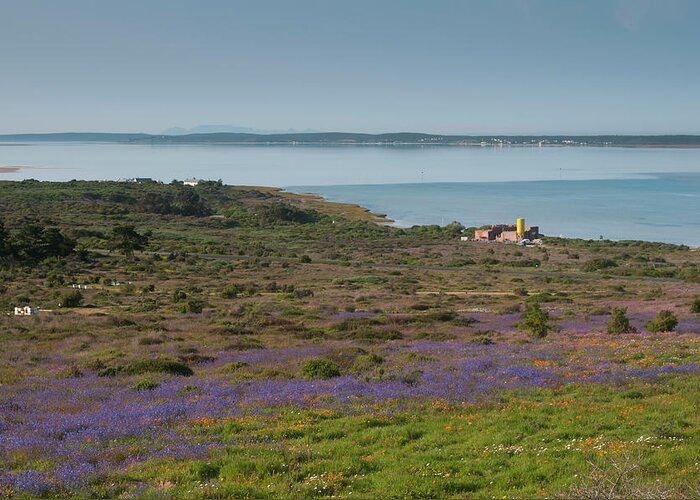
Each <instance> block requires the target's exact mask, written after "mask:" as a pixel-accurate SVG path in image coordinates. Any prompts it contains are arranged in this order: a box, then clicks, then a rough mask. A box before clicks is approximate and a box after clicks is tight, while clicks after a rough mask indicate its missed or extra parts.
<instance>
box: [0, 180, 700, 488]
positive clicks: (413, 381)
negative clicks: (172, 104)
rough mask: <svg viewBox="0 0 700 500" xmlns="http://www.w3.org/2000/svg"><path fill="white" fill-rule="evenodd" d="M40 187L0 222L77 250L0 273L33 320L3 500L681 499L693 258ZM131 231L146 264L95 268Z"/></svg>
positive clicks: (234, 202)
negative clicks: (57, 232)
mask: <svg viewBox="0 0 700 500" xmlns="http://www.w3.org/2000/svg"><path fill="white" fill-rule="evenodd" d="M43 184H44V183H37V184H36V185H34V184H30V185H26V186H21V187H22V189H21V190H20V189H19V188H17V191H14V190H13V189H14V188H12V189H10V188H8V187H7V186H5V185H3V184H2V183H0V189H5V190H6V191H5V195H4V197H2V198H0V205H2V203H9V202H8V200H11V201H12V200H14V201H12V203H14V205H12V206H11V207H10V208H12V213H20V212H22V213H23V211H24V212H26V213H32V211H37V210H46V211H50V210H51V209H50V206H52V205H45V204H44V205H42V203H43V202H42V200H44V198H42V196H49V195H50V199H51V200H53V199H54V198H56V197H59V198H60V196H65V197H66V200H69V201H71V203H66V204H65V207H67V208H66V209H65V212H62V211H54V212H51V213H52V216H53V217H54V220H55V222H56V223H57V224H58V225H59V227H61V228H64V230H65V231H67V232H68V231H69V229H67V228H70V231H72V233H70V234H74V235H75V237H76V238H77V241H79V242H81V244H82V245H83V248H85V249H87V248H90V249H92V250H89V251H88V250H85V251H80V252H78V251H76V252H74V254H70V255H68V256H63V257H60V258H58V257H51V258H46V259H44V260H42V261H40V262H38V263H36V264H35V266H34V267H32V266H25V265H22V264H21V263H19V262H14V261H12V262H8V261H3V262H5V264H4V266H5V267H4V268H3V269H2V270H0V278H1V280H2V281H1V282H0V305H1V306H2V307H3V308H5V309H7V310H8V311H11V309H9V307H10V306H11V305H13V304H29V305H37V306H39V307H40V310H39V314H38V315H33V316H26V317H25V316H12V315H3V316H0V497H8V498H30V497H31V498H34V497H100V498H111V497H158V498H160V497H185V498H192V497H195V498H196V497H200V498H205V497H217V498H219V497H253V498H265V497H275V498H276V497H291V498H298V497H352V496H356V497H375V496H385V497H459V498H463V497H471V496H473V497H494V496H498V497H510V498H513V497H553V496H554V497H556V496H559V497H570V496H595V495H593V494H592V493H591V492H595V491H598V490H597V489H596V488H599V487H600V486H601V485H605V484H608V483H607V482H606V481H607V479H606V477H607V476H606V474H612V473H613V472H612V471H615V470H618V469H619V464H627V465H625V467H627V468H626V469H624V470H625V471H626V472H625V474H623V475H622V476H624V477H622V476H620V480H619V481H618V482H616V483H615V485H616V486H615V488H616V489H615V490H614V491H612V492H611V494H610V496H618V497H628V496H636V497H655V496H666V497H688V498H693V497H697V496H698V491H699V490H698V488H699V484H700V481H699V478H700V384H699V383H698V382H699V381H700V350H699V348H700V300H699V299H698V297H700V279H697V278H698V277H699V276H700V274H697V273H696V272H697V270H698V266H699V265H700V256H698V255H697V252H694V251H692V250H690V249H687V248H685V247H676V246H671V245H657V244H650V243H644V242H627V243H624V242H620V243H616V242H582V241H575V240H558V239H551V241H548V242H547V243H546V244H545V246H543V247H537V248H517V247H515V246H512V245H488V244H479V243H471V242H461V241H459V240H458V239H457V241H453V240H454V239H455V234H457V235H458V234H460V231H462V230H463V229H460V228H457V229H455V227H454V226H452V225H451V227H446V228H437V227H418V228H412V229H406V230H403V229H395V228H387V227H382V226H377V225H376V224H374V223H373V222H368V221H366V220H358V219H357V217H358V215H357V213H356V211H357V208H356V207H355V208H354V209H353V210H355V211H352V212H347V211H346V209H347V207H342V206H340V207H339V206H336V205H332V204H326V205H324V204H321V203H319V202H310V201H309V200H308V199H306V198H303V199H296V198H293V197H286V198H284V197H281V196H282V195H279V194H271V193H274V191H269V190H263V191H259V192H258V191H255V192H254V191H249V190H243V191H240V190H233V189H231V190H228V189H227V188H225V187H222V186H218V187H217V186H209V187H207V186H206V185H205V186H204V187H203V188H201V191H200V194H201V196H202V199H201V200H200V202H198V203H199V205H198V206H199V207H200V208H202V210H204V208H206V207H204V208H203V207H202V206H200V205H201V204H202V203H204V202H206V203H209V204H211V206H212V207H214V208H216V210H217V211H219V212H222V213H225V214H226V216H225V218H224V219H223V220H224V222H221V219H210V218H208V217H204V216H202V217H195V216H188V217H185V216H180V215H173V214H153V213H150V212H142V211H139V210H142V208H139V209H138V210H135V209H133V208H132V205H129V204H128V202H124V201H120V200H122V198H121V197H120V196H121V194H120V193H121V191H120V192H119V193H111V194H110V195H109V196H107V195H103V194H100V192H99V191H98V188H99V189H105V190H107V189H108V188H109V189H112V188H111V187H109V186H107V184H109V183H105V184H100V183H93V184H94V185H93V184H90V183H76V184H74V185H71V186H69V187H68V185H58V186H53V187H52V188H51V189H48V188H46V187H45V186H43ZM115 184H116V183H115ZM95 186H97V187H95ZM117 187H118V188H119V189H120V190H121V189H122V186H116V187H115V189H116V188H117ZM136 189H137V188H134V187H132V186H127V187H124V188H123V190H124V192H127V193H129V192H130V191H129V190H132V191H133V190H136ZM148 189H152V190H153V191H154V192H155V193H156V194H157V192H158V189H161V188H160V187H158V186H155V187H149V188H148ZM162 189H165V188H162ZM168 189H170V188H168ZM207 189H210V190H212V191H211V192H209V191H207ZM25 190H34V194H33V198H32V202H31V203H28V202H26V200H25V196H26V195H25V194H24V191H25ZM62 190H64V191H65V192H64V191H62ZM80 190H92V191H90V192H89V193H83V192H82V191H80ZM44 191H45V192H44ZM93 191H94V192H93ZM42 193H43V194H42ZM62 193H63V194H62ZM66 193H67V194H66ZM118 194H119V195H120V196H117V195H118ZM13 196H14V198H13ZM131 196H133V197H137V196H139V194H138V192H137V191H135V192H131ZM151 198H153V196H150V197H149V200H150V199H151ZM76 200H78V201H76ZM95 200H100V201H99V202H95ZM110 200H117V201H110ZM202 200H204V201H202ZM151 201H152V200H151ZM110 203H111V205H110ZM265 203H278V204H289V207H292V208H284V209H282V208H280V206H277V205H274V204H272V205H269V207H268V208H267V209H259V207H260V206H261V204H263V206H267V205H264V204H265ZM307 203H316V204H315V205H313V206H314V211H309V209H308V208H307V207H308V205H307ZM137 206H138V207H141V205H137ZM284 206H286V205H284ZM246 207H248V208H246ZM250 207H253V208H250ZM270 207H271V208H270ZM295 207H296V208H295ZM298 207H302V208H298ZM214 208H212V209H211V210H212V211H213V210H214ZM295 210H296V212H295ZM324 211H327V212H324ZM203 213H208V212H206V211H205V212H203ZM290 213H291V215H290ZM327 213H330V214H332V217H333V218H332V219H331V218H330V216H328V215H327ZM360 213H361V214H363V213H364V212H360ZM260 214H263V215H264V217H265V218H264V219H260V217H262V216H263V215H260ZM279 214H282V215H281V216H283V217H285V218H289V217H293V218H294V219H293V220H287V219H284V220H282V221H281V222H280V220H277V219H275V220H273V221H272V222H270V220H268V218H269V217H273V216H274V217H278V216H280V215H279ZM349 214H351V215H352V218H347V217H350V215H349ZM127 216H128V217H129V218H130V220H131V221H132V222H134V224H137V225H139V224H140V225H139V226H138V227H137V229H139V230H140V231H141V232H142V233H143V234H146V231H147V230H153V232H152V233H151V237H152V238H153V240H152V241H151V242H150V244H149V246H148V250H149V251H151V252H155V253H141V254H139V253H138V252H137V253H136V254H135V255H121V254H116V253H111V254H110V253H108V250H107V249H106V248H103V247H104V246H106V245H107V244H108V242H109V241H110V240H108V239H107V237H106V236H105V237H104V238H102V237H101V236H100V235H101V234H103V233H102V232H101V231H103V227H102V226H103V225H104V223H105V222H104V221H105V220H106V221H108V222H110V223H112V222H113V218H120V217H121V218H123V217H127ZM344 217H346V219H344ZM229 219H230V220H229ZM119 220H121V219H119ZM21 224H22V223H21V220H17V221H10V222H8V224H7V225H8V227H10V230H11V231H15V230H16V229H14V228H15V227H22V226H21ZM455 230H457V233H454V231H455ZM453 233H454V234H453ZM13 234H14V233H13ZM52 234H53V233H52ZM67 234H68V233H67ZM346 234H353V235H354V238H355V239H354V240H353V242H352V245H349V244H347V241H346V238H345V237H344V235H346ZM25 236H26V235H25ZM23 237H24V236H23ZM101 246H102V247H101ZM184 249H186V250H187V251H185V250H184ZM601 255H603V256H604V257H601ZM611 262H612V263H611ZM533 263H534V264H533ZM601 266H602V267H601ZM78 285H79V286H78ZM76 290H78V291H79V292H80V293H79V294H76V292H75V291H76ZM65 297H69V298H71V301H72V302H71V304H70V305H71V306H70V307H67V306H66V305H61V306H60V307H59V306H58V303H59V302H60V301H65ZM696 306H697V307H696ZM662 312H663V314H661V316H659V313H662ZM614 317H616V318H617V319H618V322H617V323H615V322H614V321H613V318H614ZM660 317H661V318H662V319H663V320H664V322H663V323H660V320H659V318H660ZM611 325H612V326H611ZM615 325H617V326H616V327H615V328H613V326H615ZM658 325H662V326H661V327H660V326H658ZM616 467H617V469H616Z"/></svg>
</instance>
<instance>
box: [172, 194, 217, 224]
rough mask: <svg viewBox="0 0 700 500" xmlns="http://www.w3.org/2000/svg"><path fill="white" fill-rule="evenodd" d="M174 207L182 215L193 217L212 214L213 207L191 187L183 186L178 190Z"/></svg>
mask: <svg viewBox="0 0 700 500" xmlns="http://www.w3.org/2000/svg"><path fill="white" fill-rule="evenodd" d="M173 209H174V210H175V212H176V213H178V214H180V215H190V216H193V217H205V216H207V215H211V209H210V208H209V207H208V206H207V204H206V203H205V201H204V200H203V199H202V198H201V197H200V196H199V194H197V191H195V190H194V189H192V188H191V187H183V188H181V189H180V190H178V193H177V194H176V195H175V200H173Z"/></svg>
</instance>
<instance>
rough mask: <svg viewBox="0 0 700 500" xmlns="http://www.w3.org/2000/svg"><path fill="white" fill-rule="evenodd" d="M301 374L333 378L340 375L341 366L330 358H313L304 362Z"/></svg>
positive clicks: (308, 376)
mask: <svg viewBox="0 0 700 500" xmlns="http://www.w3.org/2000/svg"><path fill="white" fill-rule="evenodd" d="M301 374H302V376H303V377H305V378H311V379H314V378H333V377H339V376H340V368H339V367H338V365H337V364H336V363H334V362H333V361H330V360H328V359H312V360H309V361H307V362H306V363H304V366H303V367H302V369H301Z"/></svg>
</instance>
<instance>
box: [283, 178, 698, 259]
mask: <svg viewBox="0 0 700 500" xmlns="http://www.w3.org/2000/svg"><path fill="white" fill-rule="evenodd" d="M290 189H291V190H292V191H303V192H312V193H318V194H322V195H323V196H325V197H326V198H327V199H329V200H332V201H340V202H350V203H358V204H360V205H362V206H365V207H367V208H369V209H371V210H373V211H379V212H382V213H387V214H388V215H389V217H391V218H392V219H394V220H395V221H396V223H397V224H398V225H401V226H410V225H413V224H446V223H449V222H451V221H453V220H456V221H459V222H461V223H462V224H464V225H465V226H479V225H483V224H489V223H501V222H510V223H514V222H515V218H516V217H525V219H526V221H527V223H528V224H532V225H539V226H540V231H541V232H543V233H544V234H547V235H554V236H559V235H562V236H567V237H581V238H593V239H597V238H599V237H600V236H601V235H602V236H603V237H604V238H610V239H641V240H649V241H665V242H669V243H684V244H689V245H693V246H698V245H700V174H659V175H658V176H656V177H651V178H643V179H616V180H611V179H600V180H581V181H529V182H484V183H426V184H388V185H361V186H358V185H345V186H322V187H312V186H295V187H294V188H290Z"/></svg>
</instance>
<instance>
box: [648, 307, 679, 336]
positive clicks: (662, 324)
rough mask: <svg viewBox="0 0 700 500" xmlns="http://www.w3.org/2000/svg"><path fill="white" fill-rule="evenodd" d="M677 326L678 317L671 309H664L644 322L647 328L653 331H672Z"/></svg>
mask: <svg viewBox="0 0 700 500" xmlns="http://www.w3.org/2000/svg"><path fill="white" fill-rule="evenodd" d="M676 326H678V318H677V317H676V315H675V314H673V312H672V311H669V310H667V309H664V310H662V311H659V313H658V314H657V315H656V317H654V319H652V320H651V321H649V322H648V323H647V324H646V327H647V330H649V331H650V332H654V333H659V332H672V331H673V330H675V329H676Z"/></svg>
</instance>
